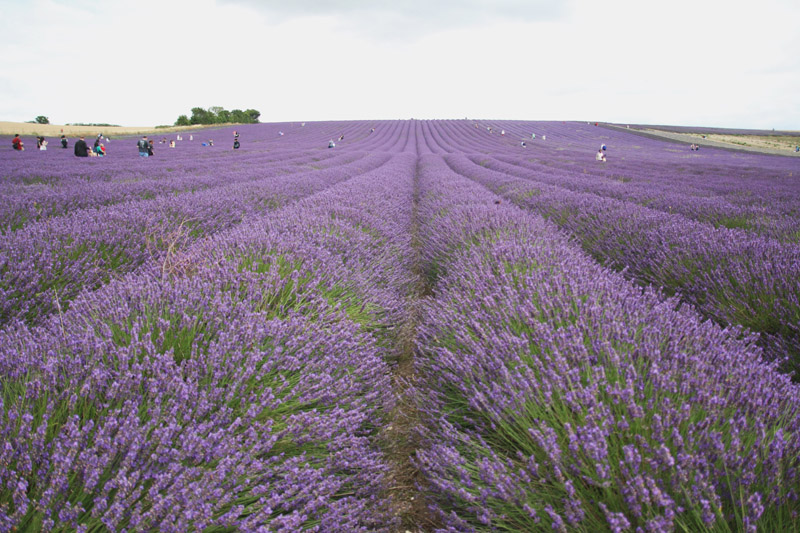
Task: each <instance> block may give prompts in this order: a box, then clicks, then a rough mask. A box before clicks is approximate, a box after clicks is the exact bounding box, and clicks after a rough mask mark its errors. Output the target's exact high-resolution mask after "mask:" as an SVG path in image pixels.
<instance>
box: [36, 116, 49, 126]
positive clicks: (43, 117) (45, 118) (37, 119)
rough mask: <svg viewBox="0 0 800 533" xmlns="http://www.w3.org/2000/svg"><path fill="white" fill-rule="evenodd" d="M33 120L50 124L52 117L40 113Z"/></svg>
mask: <svg viewBox="0 0 800 533" xmlns="http://www.w3.org/2000/svg"><path fill="white" fill-rule="evenodd" d="M33 120H35V121H36V123H37V124H50V119H49V118H47V117H46V116H44V115H39V116H38V117H36V118H35V119H33Z"/></svg>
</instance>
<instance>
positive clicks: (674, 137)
mask: <svg viewBox="0 0 800 533" xmlns="http://www.w3.org/2000/svg"><path fill="white" fill-rule="evenodd" d="M598 126H600V127H603V128H607V129H610V130H616V131H624V132H625V133H630V134H632V135H639V136H640V137H647V138H649V139H656V140H659V141H669V142H674V143H679V144H683V145H685V146H686V147H687V148H686V149H687V150H688V149H689V148H688V145H690V144H697V145H700V147H704V146H705V147H709V148H722V149H723V150H730V151H733V152H749V153H758V154H768V155H782V156H786V157H800V153H797V152H791V151H784V150H773V149H769V148H763V147H756V146H742V145H738V144H732V143H725V142H720V141H714V140H711V139H703V138H701V137H697V136H695V135H689V134H684V133H673V132H671V131H664V130H651V129H648V130H639V129H634V128H627V127H625V126H618V125H616V124H603V123H601V124H598Z"/></svg>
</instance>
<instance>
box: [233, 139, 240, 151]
mask: <svg viewBox="0 0 800 533" xmlns="http://www.w3.org/2000/svg"><path fill="white" fill-rule="evenodd" d="M240 146H241V144H239V139H234V141H233V149H234V150H238V149H239V147H240Z"/></svg>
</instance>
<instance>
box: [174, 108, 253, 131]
mask: <svg viewBox="0 0 800 533" xmlns="http://www.w3.org/2000/svg"><path fill="white" fill-rule="evenodd" d="M260 116H261V112H260V111H258V110H257V109H246V110H244V111H242V110H241V109H234V110H232V111H228V110H227V109H224V108H222V107H219V106H212V107H209V108H208V109H203V108H202V107H193V108H192V116H191V117H187V116H186V115H181V116H179V117H178V120H176V121H175V125H176V126H190V125H193V124H204V125H205V124H225V123H230V122H235V123H239V124H257V123H258V118H259V117H260Z"/></svg>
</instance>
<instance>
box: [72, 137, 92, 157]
mask: <svg viewBox="0 0 800 533" xmlns="http://www.w3.org/2000/svg"><path fill="white" fill-rule="evenodd" d="M75 155H76V156H77V157H89V147H88V146H87V145H86V141H85V140H84V139H83V137H81V138H80V139H78V142H76V143H75Z"/></svg>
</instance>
